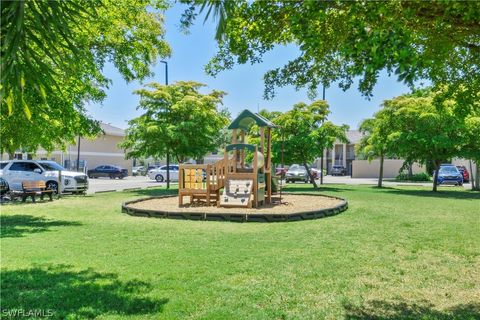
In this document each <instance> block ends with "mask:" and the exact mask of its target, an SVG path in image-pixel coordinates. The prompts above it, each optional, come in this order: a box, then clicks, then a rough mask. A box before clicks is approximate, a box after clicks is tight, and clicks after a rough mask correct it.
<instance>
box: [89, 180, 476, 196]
mask: <svg viewBox="0 0 480 320" xmlns="http://www.w3.org/2000/svg"><path fill="white" fill-rule="evenodd" d="M88 181H89V184H90V185H89V189H88V191H87V193H95V192H105V191H121V190H125V189H133V188H140V189H145V188H153V187H165V186H166V183H165V182H156V181H155V180H150V179H148V178H147V177H145V176H137V177H132V176H128V177H126V178H124V179H122V180H119V179H114V180H111V179H108V178H98V179H88ZM284 183H285V182H284ZM317 183H320V180H319V179H318V180H317ZM323 183H327V184H352V185H359V184H364V185H376V184H377V179H375V178H351V177H350V176H325V177H323ZM172 184H177V183H176V182H172ZM383 184H384V185H385V186H402V185H403V186H424V187H431V186H432V183H431V182H396V181H388V179H387V180H384V181H383ZM442 187H443V186H442ZM449 187H450V186H449ZM464 187H465V189H471V186H470V184H464Z"/></svg>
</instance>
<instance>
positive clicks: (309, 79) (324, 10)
mask: <svg viewBox="0 0 480 320" xmlns="http://www.w3.org/2000/svg"><path fill="white" fill-rule="evenodd" d="M183 2H186V3H188V4H189V5H190V7H189V9H188V10H186V12H185V14H184V16H183V19H182V22H183V23H184V25H185V26H189V25H191V24H192V23H193V21H194V19H195V17H196V16H197V14H198V10H197V11H196V10H194V9H193V8H194V7H195V5H196V6H197V8H199V10H202V9H203V10H207V9H205V7H207V8H209V9H208V10H209V11H212V12H213V13H214V14H213V15H212V16H213V17H214V18H217V20H218V28H217V30H219V32H221V33H223V34H222V35H217V37H216V38H217V39H218V43H219V50H218V52H217V54H216V55H215V57H214V58H213V59H212V60H211V61H210V63H209V64H208V65H207V71H208V72H209V73H210V74H212V75H215V74H217V73H218V72H220V71H222V70H225V69H230V68H232V67H233V66H234V65H235V64H236V63H239V64H244V63H247V62H250V63H259V62H261V61H262V59H263V56H264V54H265V53H267V52H268V51H271V50H272V49H273V48H274V47H275V46H279V45H280V46H283V45H287V44H295V45H297V46H298V48H299V51H300V53H299V55H298V57H297V58H295V59H292V60H291V61H288V63H286V64H285V65H284V66H283V67H280V68H277V69H274V70H271V71H269V72H267V73H266V74H265V77H264V78H265V85H266V87H265V96H266V97H272V96H273V95H274V93H275V91H274V90H275V87H278V86H285V85H294V86H295V87H297V88H299V87H306V88H308V89H309V90H310V92H311V93H312V94H314V93H315V91H316V89H317V87H318V86H319V85H322V84H323V85H329V84H332V83H335V82H338V83H339V84H340V87H342V88H343V89H348V88H349V87H350V86H351V85H352V83H353V82H354V79H356V78H359V79H360V81H359V90H360V91H361V92H362V93H364V94H366V95H371V93H372V90H373V87H374V85H375V84H376V82H377V79H378V75H379V72H380V71H382V70H386V71H387V73H388V74H395V75H396V76H397V77H398V80H400V81H403V82H404V83H406V84H408V85H410V86H412V87H413V86H414V84H415V82H416V81H418V80H420V79H429V80H430V81H431V82H432V83H433V85H435V86H440V85H443V84H445V83H449V84H451V86H450V89H451V90H452V91H456V90H457V89H458V88H460V86H463V87H464V89H465V91H464V93H465V97H468V96H470V97H472V95H474V94H476V93H477V92H478V91H480V90H479V89H480V72H478V70H479V65H480V38H479V35H480V2H478V1H476V2H475V1H474V2H472V1H463V2H462V1H383V2H378V1H355V2H352V1H315V0H309V1H308V0H307V1H300V0H297V1H247V0H243V1H210V0H203V1H202V0H191V1H188V0H186V1H183ZM215 13H216V14H215ZM451 94H453V92H451Z"/></svg>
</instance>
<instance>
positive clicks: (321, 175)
mask: <svg viewBox="0 0 480 320" xmlns="http://www.w3.org/2000/svg"><path fill="white" fill-rule="evenodd" d="M322 100H324V101H325V85H324V86H323V96H322ZM324 152H325V150H324V149H322V155H321V157H320V184H323V153H324Z"/></svg>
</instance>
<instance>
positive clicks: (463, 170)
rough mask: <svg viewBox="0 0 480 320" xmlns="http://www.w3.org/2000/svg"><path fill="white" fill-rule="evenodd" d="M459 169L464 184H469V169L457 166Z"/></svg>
mask: <svg viewBox="0 0 480 320" xmlns="http://www.w3.org/2000/svg"><path fill="white" fill-rule="evenodd" d="M457 169H458V171H460V173H461V174H462V175H463V182H464V183H468V182H469V181H470V174H469V173H468V170H467V168H465V166H457Z"/></svg>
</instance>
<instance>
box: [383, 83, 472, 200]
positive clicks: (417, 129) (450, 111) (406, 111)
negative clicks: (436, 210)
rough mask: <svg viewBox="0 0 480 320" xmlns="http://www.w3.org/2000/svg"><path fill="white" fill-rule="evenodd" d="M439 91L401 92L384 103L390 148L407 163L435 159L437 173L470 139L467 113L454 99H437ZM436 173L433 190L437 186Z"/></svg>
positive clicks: (456, 155) (424, 162) (458, 154)
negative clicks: (439, 101)
mask: <svg viewBox="0 0 480 320" xmlns="http://www.w3.org/2000/svg"><path fill="white" fill-rule="evenodd" d="M437 95H438V93H435V92H432V91H429V90H425V91H417V92H415V93H414V94H409V95H402V96H399V97H396V98H394V99H391V100H386V101H385V102H384V103H383V109H382V112H383V113H386V114H389V115H390V116H389V118H390V119H391V120H390V121H389V126H388V130H387V131H388V132H389V135H388V139H389V140H390V142H389V151H390V152H392V153H394V154H395V155H397V156H399V157H401V158H402V159H404V160H405V161H406V162H407V163H413V162H415V161H417V162H419V163H422V164H426V163H427V162H428V161H432V162H433V165H434V168H435V170H436V173H438V168H439V167H440V164H441V163H442V162H445V161H449V160H450V159H452V158H454V157H459V156H461V155H462V149H463V148H464V146H465V145H466V144H467V143H468V141H467V140H466V139H465V135H466V133H467V132H466V125H465V119H466V117H465V116H463V115H461V113H460V112H456V109H457V108H458V106H457V105H456V104H455V103H454V101H452V100H448V101H444V102H443V103H441V104H438V103H434V102H435V97H436V96H437ZM436 178H437V176H435V177H434V183H433V190H434V191H436V190H437V183H436V182H437V179H436Z"/></svg>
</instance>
